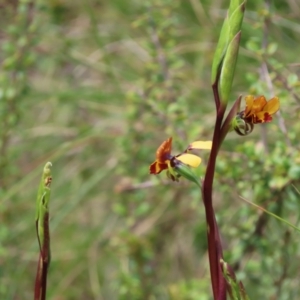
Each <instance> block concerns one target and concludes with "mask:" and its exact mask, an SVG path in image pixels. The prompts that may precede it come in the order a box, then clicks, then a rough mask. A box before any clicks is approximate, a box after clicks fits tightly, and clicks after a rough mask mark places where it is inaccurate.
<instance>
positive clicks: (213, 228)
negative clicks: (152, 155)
mask: <svg viewBox="0 0 300 300" xmlns="http://www.w3.org/2000/svg"><path fill="white" fill-rule="evenodd" d="M217 86H218V84H217V83H216V84H215V85H213V91H214V97H215V101H216V106H217V116H216V123H215V130H214V136H213V143H212V149H211V152H210V157H209V161H208V165H207V169H206V173H205V177H204V181H203V186H202V196H203V202H204V206H205V213H206V222H207V241H208V256H209V265H210V274H211V282H212V289H213V295H214V299H215V300H225V299H226V281H225V279H224V277H223V273H222V268H221V264H220V260H221V259H222V258H223V251H222V244H221V239H220V234H219V229H218V224H217V222H216V218H215V212H214V209H213V204H212V191H213V181H214V173H215V165H216V159H217V155H218V150H219V148H220V144H221V126H222V120H223V117H224V113H225V110H226V107H225V106H224V105H222V103H221V102H220V98H219V93H218V89H217Z"/></svg>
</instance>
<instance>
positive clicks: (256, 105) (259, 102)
mask: <svg viewBox="0 0 300 300" xmlns="http://www.w3.org/2000/svg"><path fill="white" fill-rule="evenodd" d="M266 104H267V100H266V98H265V96H258V97H257V98H256V99H254V101H253V106H252V109H251V110H252V111H253V112H260V111H262V110H263V107H264V106H265V105H266Z"/></svg>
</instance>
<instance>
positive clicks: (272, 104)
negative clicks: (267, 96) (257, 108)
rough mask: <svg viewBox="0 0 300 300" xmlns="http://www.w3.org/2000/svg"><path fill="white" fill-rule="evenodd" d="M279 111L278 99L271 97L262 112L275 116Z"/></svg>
mask: <svg viewBox="0 0 300 300" xmlns="http://www.w3.org/2000/svg"><path fill="white" fill-rule="evenodd" d="M278 109H279V99H278V97H273V98H272V99H271V100H269V101H268V103H267V104H266V105H265V106H264V111H266V112H268V113H269V114H270V115H273V114H275V113H276V112H277V111H278Z"/></svg>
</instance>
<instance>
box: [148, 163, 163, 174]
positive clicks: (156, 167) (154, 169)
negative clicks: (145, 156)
mask: <svg viewBox="0 0 300 300" xmlns="http://www.w3.org/2000/svg"><path fill="white" fill-rule="evenodd" d="M167 169H168V165H167V164H166V163H159V162H157V161H155V162H154V163H152V164H151V165H150V167H149V172H150V174H159V173H160V172H161V171H163V170H167Z"/></svg>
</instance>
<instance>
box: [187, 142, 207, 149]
mask: <svg viewBox="0 0 300 300" xmlns="http://www.w3.org/2000/svg"><path fill="white" fill-rule="evenodd" d="M211 147H212V141H196V142H193V143H191V144H190V145H189V147H188V150H193V149H208V150H210V149H211Z"/></svg>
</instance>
